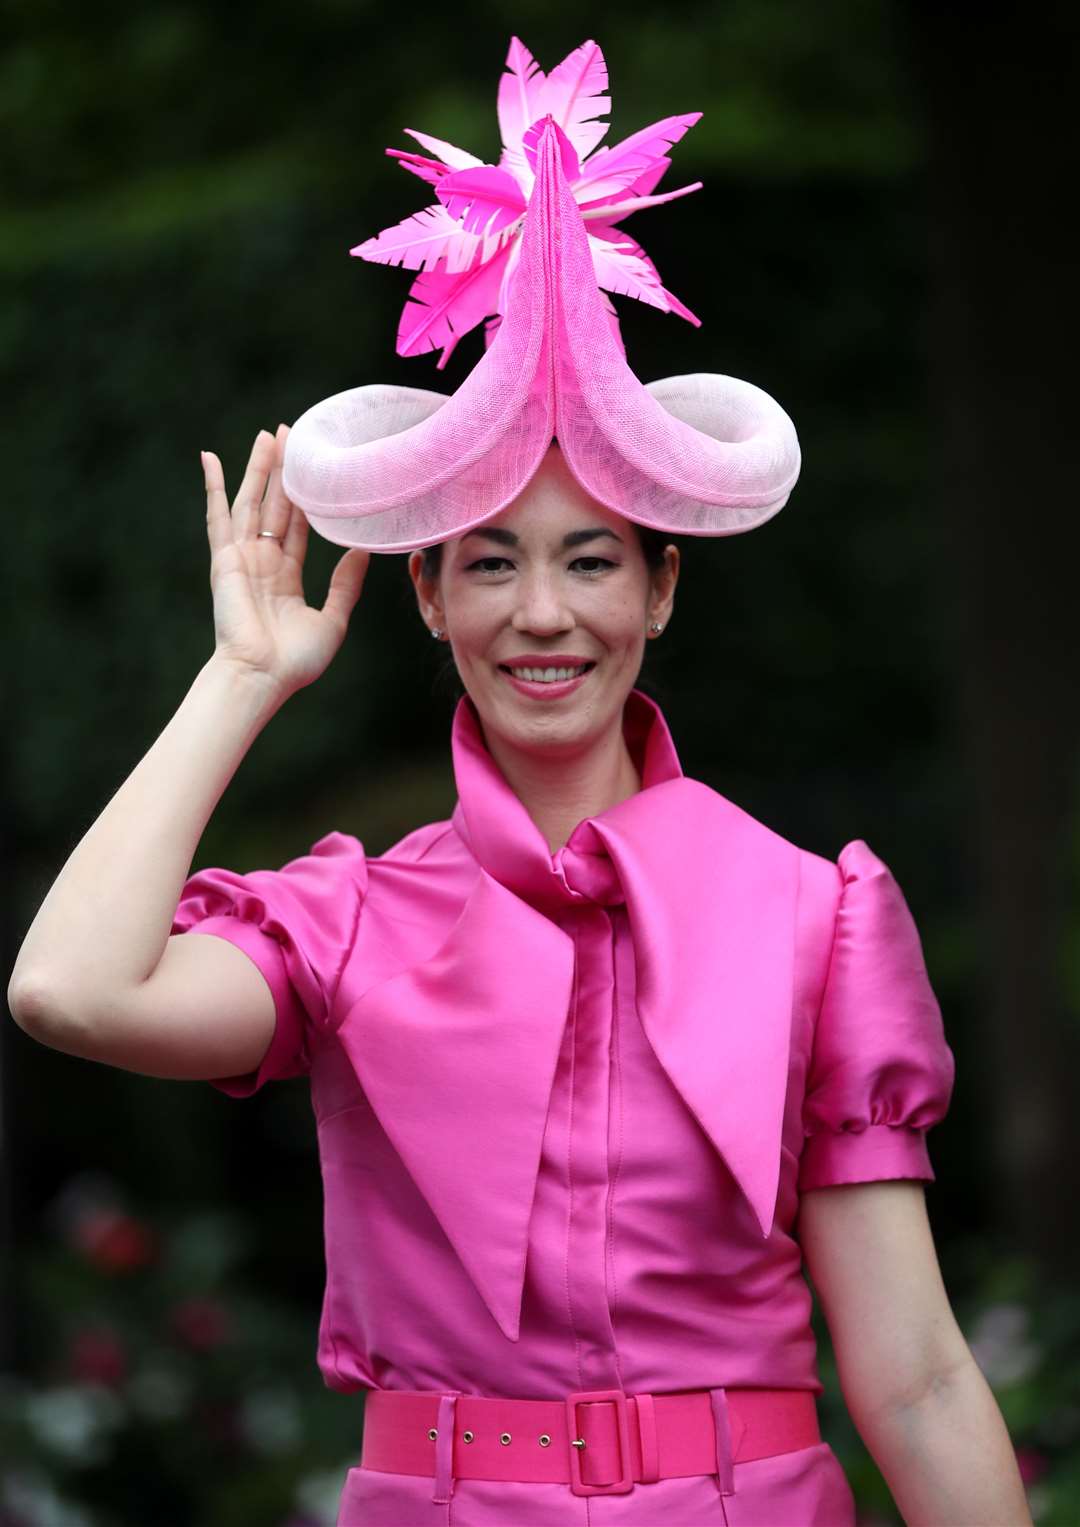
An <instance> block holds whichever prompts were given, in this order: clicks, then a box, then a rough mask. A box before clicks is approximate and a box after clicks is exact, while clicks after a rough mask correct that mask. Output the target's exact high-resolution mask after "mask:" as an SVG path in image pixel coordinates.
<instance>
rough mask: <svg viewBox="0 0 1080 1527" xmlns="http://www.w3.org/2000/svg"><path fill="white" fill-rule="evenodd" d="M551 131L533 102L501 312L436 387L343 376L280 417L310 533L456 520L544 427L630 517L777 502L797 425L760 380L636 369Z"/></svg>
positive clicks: (404, 531)
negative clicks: (328, 391) (534, 120)
mask: <svg viewBox="0 0 1080 1527" xmlns="http://www.w3.org/2000/svg"><path fill="white" fill-rule="evenodd" d="M559 136H560V135H559V132H558V129H557V128H556V126H555V124H554V123H553V122H552V121H551V120H550V118H548V119H547V122H546V125H544V126H543V127H542V130H541V131H540V133H539V139H538V146H537V177H536V183H535V186H534V188H533V192H532V195H531V197H530V200H529V207H528V212H527V215H526V218H525V227H524V232H523V235H522V242H521V258H520V262H519V264H518V268H517V271H516V272H515V274H514V278H513V284H512V286H511V289H510V296H509V300H508V303H507V310H506V315H505V317H504V318H503V320H502V322H501V323H500V325H499V328H498V331H497V333H496V335H495V338H494V339H493V341H492V343H491V345H490V347H489V348H488V350H487V351H486V352H485V353H484V355H483V357H482V358H481V359H480V360H479V361H478V362H477V364H476V365H475V366H474V367H473V369H472V371H471V372H470V373H469V375H468V376H467V377H466V378H465V380H464V381H463V382H462V384H461V386H460V387H459V388H458V389H457V391H456V392H455V393H454V394H453V396H452V397H446V396H445V395H444V394H440V393H436V392H429V391H425V390H421V389H418V388H410V387H393V386H379V385H369V386H364V387H355V388H352V389H350V390H349V391H347V392H341V393H336V394H334V395H333V396H332V397H330V398H325V399H323V400H322V401H321V402H319V403H316V404H315V405H313V406H312V407H311V408H309V409H307V410H306V411H305V412H304V413H303V414H301V415H300V417H299V418H298V419H297V420H296V421H295V423H294V424H293V425H292V428H291V429H290V431H289V438H288V441H287V443H286V446H285V456H284V462H283V468H282V485H283V487H284V490H285V492H286V494H287V495H288V497H289V498H290V499H292V501H293V502H294V503H295V504H298V505H299V506H300V508H301V509H303V511H304V513H305V514H306V515H307V517H308V519H309V521H310V522H311V524H312V526H313V527H314V529H315V530H316V531H318V532H319V534H320V535H322V536H324V537H325V538H326V539H327V540H329V541H333V542H336V543H337V544H339V545H342V546H363V547H367V548H369V549H370V550H373V551H383V552H393V551H404V550H408V549H410V548H413V547H418V546H424V545H430V544H432V543H434V542H438V541H445V540H447V539H449V538H450V537H451V536H458V535H462V534H463V533H464V532H465V531H466V530H469V529H471V528H472V527H473V526H475V525H478V524H480V523H481V522H482V521H484V520H487V519H490V518H492V516H494V515H495V514H497V513H498V512H499V510H500V509H503V508H505V507H506V506H507V505H508V504H509V503H511V502H512V501H513V500H514V499H516V498H517V497H518V495H519V494H520V493H521V492H522V490H523V489H524V488H525V487H526V485H527V484H528V482H529V480H530V478H531V477H532V476H533V475H534V473H535V472H536V470H537V468H538V467H539V465H540V462H541V460H542V459H543V457H544V455H545V453H546V451H547V449H548V447H549V445H550V443H551V441H552V438H553V437H557V438H558V442H559V449H560V450H561V451H562V453H563V455H564V456H565V457H566V460H567V463H568V465H569V467H570V468H571V470H572V471H573V473H574V475H575V476H576V477H577V478H578V480H579V481H580V482H581V484H582V486H583V487H584V488H585V489H586V490H587V491H588V492H589V493H590V494H592V495H593V497H594V498H596V499H598V500H599V502H600V503H602V504H606V505H607V506H608V507H609V508H611V509H614V510H615V511H616V512H617V513H619V514H623V515H625V516H626V517H627V518H628V519H631V520H635V521H637V522H638V523H640V524H643V525H651V526H653V527H655V528H658V529H662V530H669V531H672V532H681V533H684V534H687V535H735V534H739V533H741V532H743V531H747V530H753V529H755V528H756V527H757V526H758V525H761V524H763V523H764V522H765V521H766V520H768V519H771V518H772V516H773V515H774V514H777V513H778V512H779V511H780V510H781V509H782V508H783V506H784V504H785V503H786V502H787V500H788V497H789V496H790V494H791V491H792V489H793V488H794V486H795V482H796V480H797V478H798V475H799V470H800V464H801V456H800V451H799V443H798V437H797V435H796V432H795V426H794V424H793V423H792V421H791V419H790V418H789V417H788V415H787V414H786V413H785V412H784V410H783V409H782V408H781V407H780V405H779V403H777V402H776V401H775V400H774V399H773V398H772V397H770V396H769V394H768V393H766V392H764V391H763V390H762V389H761V388H759V387H755V386H753V385H752V384H751V383H749V382H744V381H741V380H740V379H739V378H737V377H730V376H722V375H718V374H713V373H706V372H695V373H692V374H691V375H689V376H681V377H665V378H663V379H661V380H659V381H656V382H652V383H649V384H648V385H643V384H642V382H641V381H640V380H639V379H638V377H637V376H636V375H635V373H634V372H633V371H632V370H631V369H630V367H629V366H628V365H627V363H626V358H625V354H624V352H623V348H622V345H621V343H620V341H619V340H618V339H617V338H616V336H615V335H614V333H613V332H612V329H611V325H610V323H609V321H608V316H607V313H606V310H605V307H604V303H603V300H602V298H601V295H600V291H599V289H598V287H597V285H596V274H595V271H594V269H593V258H592V253H591V251H590V248H589V241H588V237H587V234H586V232H585V225H584V223H583V221H582V214H581V209H580V208H579V207H578V205H577V203H576V201H575V200H574V196H573V192H572V191H571V189H570V186H569V185H568V183H567V180H566V176H565V174H564V171H563V168H562V164H561V160H560V152H559Z"/></svg>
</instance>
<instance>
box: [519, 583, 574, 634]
mask: <svg viewBox="0 0 1080 1527" xmlns="http://www.w3.org/2000/svg"><path fill="white" fill-rule="evenodd" d="M511 624H512V625H513V627H514V630H515V631H529V632H532V633H533V634H534V635H536V636H555V635H557V634H558V633H559V632H560V631H570V630H572V629H573V626H574V616H573V613H572V611H571V610H570V609H569V608H568V606H567V605H566V602H565V600H564V599H563V597H562V591H561V587H560V583H559V579H558V576H557V574H553V573H552V572H550V571H549V570H548V569H546V568H533V569H531V570H530V571H529V572H527V573H526V574H525V575H524V576H523V577H522V578H521V579H520V581H519V583H518V600H517V606H516V608H515V610H514V616H513V620H512V622H511Z"/></svg>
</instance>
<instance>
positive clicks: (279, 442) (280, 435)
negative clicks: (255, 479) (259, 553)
mask: <svg viewBox="0 0 1080 1527" xmlns="http://www.w3.org/2000/svg"><path fill="white" fill-rule="evenodd" d="M288 433H289V431H288V427H287V426H286V425H284V424H279V425H278V428H277V434H276V436H275V437H274V466H273V470H272V471H271V473H270V481H269V483H268V484H267V489H266V497H265V499H264V500H263V503H262V508H261V510H260V513H259V523H258V525H257V526H256V527H255V528H256V530H269V532H270V533H271V535H275V536H281V537H282V539H283V540H284V536H285V532H286V531H287V530H288V528H289V516H290V514H291V513H292V504H291V503H290V501H289V500H288V499H287V498H286V497H285V491H284V489H283V488H282V486H281V470H282V463H283V459H284V456H285V440H286V438H287V436H288Z"/></svg>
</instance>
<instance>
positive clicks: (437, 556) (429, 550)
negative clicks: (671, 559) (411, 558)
mask: <svg viewBox="0 0 1080 1527" xmlns="http://www.w3.org/2000/svg"><path fill="white" fill-rule="evenodd" d="M628 523H629V524H631V525H633V526H634V529H635V530H636V531H637V538H638V541H639V542H640V544H641V550H642V552H643V553H644V556H645V561H646V563H647V564H648V566H649V567H650V568H652V569H653V571H654V572H656V571H658V570H659V569H660V568H661V567H663V565H664V548H665V547H666V546H668V545H670V543H671V537H670V536H669V535H667V534H666V533H665V532H664V531H663V530H654V529H653V528H652V526H651V525H638V524H637V523H635V521H633V520H630V521H629V522H628ZM442 549H443V543H442V542H441V541H440V542H439V543H438V545H436V546H425V547H424V552H423V561H422V563H421V570H422V572H423V574H424V577H425V578H437V577H438V576H439V573H440V571H441V569H442Z"/></svg>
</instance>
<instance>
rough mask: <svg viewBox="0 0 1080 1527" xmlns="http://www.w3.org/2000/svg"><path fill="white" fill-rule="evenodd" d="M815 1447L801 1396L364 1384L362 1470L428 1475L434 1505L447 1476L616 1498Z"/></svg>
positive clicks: (723, 1482)
mask: <svg viewBox="0 0 1080 1527" xmlns="http://www.w3.org/2000/svg"><path fill="white" fill-rule="evenodd" d="M820 1441H821V1433H820V1431H819V1429H818V1419H817V1402H816V1398H815V1395H814V1393H813V1391H811V1390H809V1389H700V1390H693V1391H690V1392H687V1393H682V1394H624V1393H623V1392H622V1391H621V1390H618V1389H592V1390H579V1391H576V1392H574V1393H573V1394H568V1395H567V1396H566V1397H565V1399H562V1400H505V1399H499V1398H495V1397H491V1396H487V1395H477V1394H461V1393H457V1392H452V1391H443V1392H428V1391H420V1390H389V1389H372V1390H369V1391H368V1393H367V1397H366V1400H365V1405H364V1434H363V1449H362V1452H361V1457H360V1466H361V1468H365V1469H381V1470H383V1471H384V1472H386V1473H389V1474H430V1475H432V1476H433V1478H434V1481H435V1494H434V1497H433V1498H434V1499H435V1500H436V1501H440V1500H443V1501H445V1500H449V1499H450V1494H451V1489H452V1484H451V1482H452V1480H453V1479H455V1478H457V1479H505V1480H520V1481H536V1482H543V1481H548V1482H551V1483H562V1484H568V1485H569V1486H570V1488H571V1490H572V1491H573V1493H574V1494H575V1495H621V1494H625V1493H626V1492H627V1491H628V1490H632V1489H633V1487H634V1485H635V1484H636V1483H638V1482H641V1483H645V1482H647V1481H650V1480H655V1479H670V1478H674V1477H677V1476H680V1475H686V1474H717V1475H718V1476H719V1486H720V1490H721V1492H722V1493H723V1494H731V1493H732V1492H733V1491H734V1488H735V1487H734V1482H733V1480H732V1474H731V1470H732V1465H733V1464H736V1463H743V1462H746V1461H747V1460H749V1459H751V1458H769V1457H772V1455H773V1454H775V1453H787V1452H791V1451H792V1450H793V1449H795V1448H803V1447H813V1446H814V1445H815V1444H817V1443H819V1442H820Z"/></svg>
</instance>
